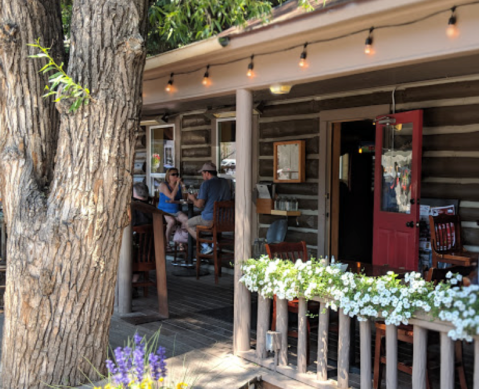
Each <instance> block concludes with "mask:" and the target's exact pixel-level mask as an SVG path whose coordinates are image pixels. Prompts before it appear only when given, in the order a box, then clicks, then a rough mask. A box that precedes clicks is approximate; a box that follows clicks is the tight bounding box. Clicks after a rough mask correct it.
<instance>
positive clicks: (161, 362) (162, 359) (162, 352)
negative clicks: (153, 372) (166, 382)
mask: <svg viewBox="0 0 479 389" xmlns="http://www.w3.org/2000/svg"><path fill="white" fill-rule="evenodd" d="M156 353H157V354H158V357H159V358H160V360H159V361H158V369H159V371H160V377H163V378H165V377H166V349H165V348H164V347H161V346H160V347H158V351H157V352H156Z"/></svg>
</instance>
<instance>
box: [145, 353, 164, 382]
mask: <svg viewBox="0 0 479 389" xmlns="http://www.w3.org/2000/svg"><path fill="white" fill-rule="evenodd" d="M159 360H160V357H159V356H158V355H156V354H155V353H150V355H148V362H149V364H150V374H151V377H152V378H153V380H154V381H158V380H159V379H160V377H161V374H160V369H159V366H158V361H159Z"/></svg>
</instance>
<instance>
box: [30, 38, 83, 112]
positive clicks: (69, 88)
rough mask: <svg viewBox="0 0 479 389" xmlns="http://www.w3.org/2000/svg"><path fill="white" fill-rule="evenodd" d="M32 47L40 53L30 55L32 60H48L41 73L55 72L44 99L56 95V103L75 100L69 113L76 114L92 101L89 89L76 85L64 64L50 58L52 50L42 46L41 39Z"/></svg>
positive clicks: (49, 79)
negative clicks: (65, 69) (64, 68)
mask: <svg viewBox="0 0 479 389" xmlns="http://www.w3.org/2000/svg"><path fill="white" fill-rule="evenodd" d="M28 46H30V47H35V48H37V49H38V50H39V51H40V52H39V53H38V54H34V55H30V58H46V59H47V60H48V63H47V64H46V65H45V66H43V67H42V68H41V69H40V70H39V73H43V74H45V73H47V72H50V71H54V72H55V73H54V74H52V75H50V76H48V83H49V84H51V85H50V86H48V85H46V86H45V89H44V90H45V91H46V92H47V93H45V94H44V95H43V97H44V98H47V97H49V96H53V95H55V96H56V98H55V100H54V102H55V103H57V102H60V101H62V100H63V99H74V100H73V103H72V104H71V105H70V109H69V111H68V112H75V111H76V110H77V109H78V108H80V107H81V106H82V105H83V104H85V105H87V104H88V103H89V101H90V99H91V95H90V91H89V90H88V88H83V87H82V86H81V85H79V84H77V83H75V82H74V81H73V80H72V78H71V77H70V76H68V75H67V74H66V73H65V71H64V70H63V63H61V64H60V65H57V64H56V63H55V61H54V59H53V58H52V57H51V56H50V49H49V48H46V47H42V46H41V45H40V39H37V41H36V44H35V43H30V44H28Z"/></svg>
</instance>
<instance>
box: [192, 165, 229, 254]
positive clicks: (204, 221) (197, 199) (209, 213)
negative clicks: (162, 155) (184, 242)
mask: <svg viewBox="0 0 479 389" xmlns="http://www.w3.org/2000/svg"><path fill="white" fill-rule="evenodd" d="M199 173H201V175H202V176H203V180H204V182H203V183H202V184H201V187H200V192H199V193H198V195H196V194H189V195H188V199H189V200H190V201H192V202H193V204H194V205H195V207H197V208H204V209H203V211H202V212H201V215H199V216H196V217H193V218H191V219H189V220H188V225H187V229H188V232H189V233H190V235H191V236H192V237H193V238H194V239H196V226H207V227H211V226H212V225H213V211H214V204H215V201H229V200H231V191H230V186H229V184H228V181H227V180H225V179H224V178H219V177H218V171H217V170H216V165H215V164H214V163H213V162H207V163H205V164H204V165H203V167H202V168H201V170H200V171H199ZM212 251H213V248H212V247H210V246H208V245H204V246H203V248H202V250H201V253H202V254H209V253H211V252H212Z"/></svg>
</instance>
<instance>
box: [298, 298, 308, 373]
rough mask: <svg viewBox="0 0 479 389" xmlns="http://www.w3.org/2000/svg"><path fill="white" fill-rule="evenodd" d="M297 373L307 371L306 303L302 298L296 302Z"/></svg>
mask: <svg viewBox="0 0 479 389" xmlns="http://www.w3.org/2000/svg"><path fill="white" fill-rule="evenodd" d="M298 304H299V306H298V372H299V373H306V370H307V369H308V355H307V353H308V351H307V350H308V323H307V320H308V319H307V317H306V311H307V303H306V300H305V299H304V297H300V298H299V302H298Z"/></svg>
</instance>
